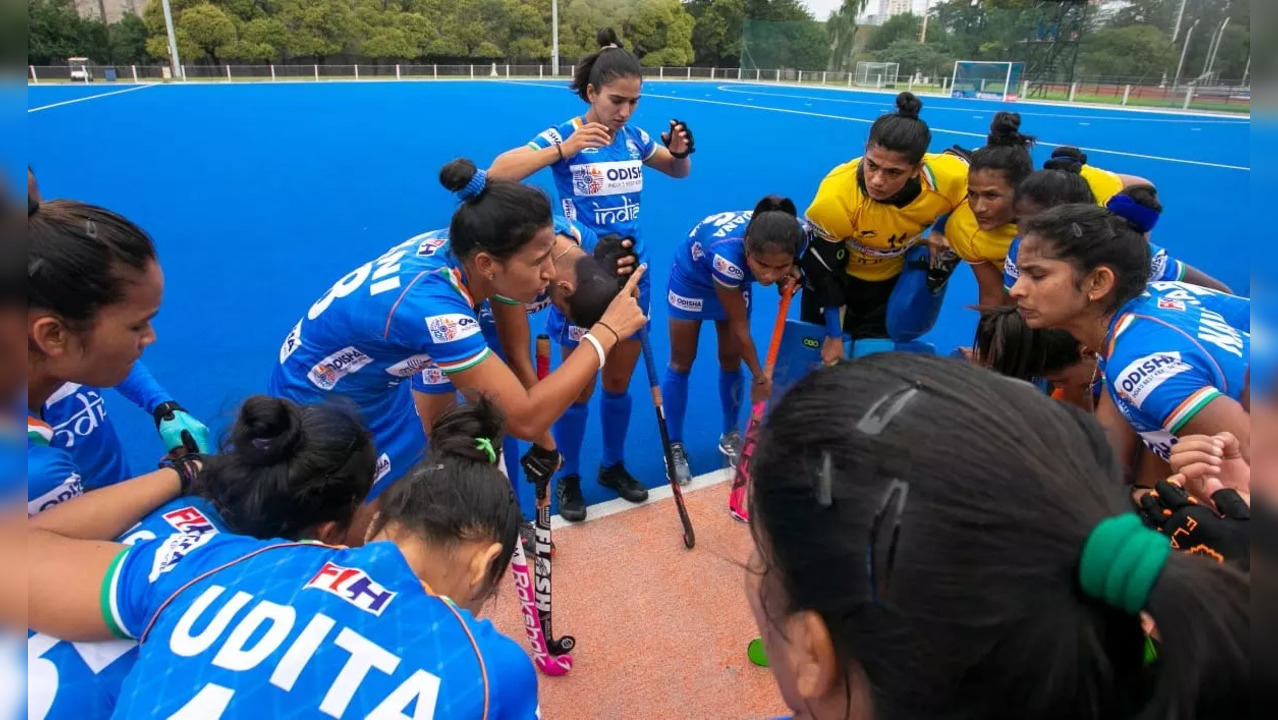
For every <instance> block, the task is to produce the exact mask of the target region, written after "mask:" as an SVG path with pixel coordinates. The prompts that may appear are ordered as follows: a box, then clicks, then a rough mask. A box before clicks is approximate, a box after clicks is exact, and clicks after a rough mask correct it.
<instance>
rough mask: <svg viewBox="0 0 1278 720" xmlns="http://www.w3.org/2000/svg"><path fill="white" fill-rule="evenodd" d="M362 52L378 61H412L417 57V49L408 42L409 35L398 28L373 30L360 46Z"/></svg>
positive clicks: (376, 28)
mask: <svg viewBox="0 0 1278 720" xmlns="http://www.w3.org/2000/svg"><path fill="white" fill-rule="evenodd" d="M360 52H361V53H362V54H364V55H367V56H368V57H371V58H374V59H378V60H380V59H388V60H411V59H413V58H415V57H417V48H416V47H415V46H414V45H413V44H412V43H410V42H409V41H408V33H406V32H404V31H403V29H402V28H397V27H375V28H371V29H370V30H369V33H368V37H366V38H364V42H363V44H362V45H360Z"/></svg>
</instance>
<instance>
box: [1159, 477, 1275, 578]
mask: <svg viewBox="0 0 1278 720" xmlns="http://www.w3.org/2000/svg"><path fill="white" fill-rule="evenodd" d="M1211 500H1212V502H1213V503H1215V504H1216V508H1217V509H1218V510H1219V512H1217V511H1216V510H1213V509H1211V508H1210V507H1207V506H1206V505H1203V504H1201V503H1199V502H1198V501H1197V500H1195V499H1194V498H1192V497H1190V495H1189V493H1187V492H1185V489H1184V488H1182V487H1180V486H1179V485H1176V484H1175V483H1170V482H1168V481H1166V480H1159V481H1158V484H1156V485H1155V486H1154V492H1151V493H1148V494H1146V495H1145V497H1143V498H1141V500H1140V515H1141V517H1142V518H1143V519H1144V521H1145V524H1147V525H1149V526H1150V527H1152V528H1154V529H1155V530H1157V531H1158V532H1160V533H1162V534H1164V535H1166V536H1168V537H1169V538H1171V546H1172V547H1173V548H1175V549H1177V550H1182V551H1184V552H1188V553H1193V554H1196V555H1205V556H1207V557H1210V558H1214V559H1215V560H1217V561H1219V562H1228V563H1231V564H1234V565H1237V566H1239V567H1241V568H1243V569H1244V570H1248V569H1250V567H1251V509H1250V508H1248V507H1247V503H1246V502H1244V501H1243V499H1242V497H1240V496H1239V495H1238V492H1237V491H1235V490H1232V489H1230V488H1224V489H1222V490H1217V491H1216V492H1215V494H1213V495H1212V496H1211Z"/></svg>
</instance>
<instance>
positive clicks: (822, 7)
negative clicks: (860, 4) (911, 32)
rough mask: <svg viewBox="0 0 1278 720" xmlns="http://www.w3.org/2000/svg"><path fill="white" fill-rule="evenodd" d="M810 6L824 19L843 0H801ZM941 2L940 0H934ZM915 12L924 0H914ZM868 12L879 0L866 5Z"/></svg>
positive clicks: (875, 6) (838, 6)
mask: <svg viewBox="0 0 1278 720" xmlns="http://www.w3.org/2000/svg"><path fill="white" fill-rule="evenodd" d="M801 1H802V2H803V3H805V4H806V5H807V6H808V10H811V11H812V15H813V16H814V17H816V19H817V20H821V21H824V20H825V19H826V18H828V17H830V13H831V12H834V11H835V10H838V9H839V8H840V7H841V6H842V5H843V0H801ZM933 2H939V0H933ZM914 7H915V13H916V14H917V13H919V11H921V10H922V9H923V0H914ZM865 9H866V11H867V12H877V11H878V9H879V0H870V2H869V4H868V5H866V8H865Z"/></svg>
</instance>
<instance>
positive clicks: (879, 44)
mask: <svg viewBox="0 0 1278 720" xmlns="http://www.w3.org/2000/svg"><path fill="white" fill-rule="evenodd" d="M922 32H923V18H921V17H919V16H918V15H914V14H912V13H902V14H900V15H893V16H892V17H890V18H888V21H887V22H885V23H883V25H882V26H880V27H879V29H878V30H876V31H875V33H874V35H873V36H871V37H870V42H869V44H868V45H867V46H866V48H865V49H866V50H869V51H870V52H879V51H881V50H884V49H886V48H887V47H888V46H889V45H891V44H892V43H894V42H896V41H897V40H914V41H915V42H918V39H919V35H920V34H921V33H922Z"/></svg>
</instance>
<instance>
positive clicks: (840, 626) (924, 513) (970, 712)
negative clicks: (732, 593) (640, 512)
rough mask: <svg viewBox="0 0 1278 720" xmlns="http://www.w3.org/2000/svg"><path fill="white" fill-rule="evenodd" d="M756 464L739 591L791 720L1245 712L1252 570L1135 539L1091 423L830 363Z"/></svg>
mask: <svg viewBox="0 0 1278 720" xmlns="http://www.w3.org/2000/svg"><path fill="white" fill-rule="evenodd" d="M921 437H926V438H933V441H929V442H922V443H920V442H918V439H919V438H921ZM994 457H996V458H998V462H996V463H990V458H994ZM751 470H752V472H753V491H752V497H751V502H750V507H751V524H750V528H751V532H752V534H753V537H754V544H755V551H754V554H753V557H752V558H751V561H750V567H751V569H752V570H754V572H751V573H747V576H746V577H747V581H746V596H747V599H748V601H749V603H750V606H751V609H752V610H753V612H754V616H755V621H756V622H757V623H758V627H759V630H760V633H761V634H762V636H763V642H764V645H765V648H766V650H767V655H768V660H769V665H770V668H771V670H772V673H773V676H774V677H775V679H776V682H777V685H778V687H779V689H780V692H781V696H782V698H783V699H784V700H785V703H786V705H787V706H788V707H789V708H790V709H791V710H792V711H793V712H794V714H795V716H796V717H804V718H920V717H964V718H987V719H988V718H1054V719H1055V720H1092V719H1093V718H1101V717H1103V718H1114V719H1115V720H1132V719H1134V718H1145V717H1160V718H1165V717H1197V718H1220V719H1222V720H1223V718H1230V717H1243V716H1246V715H1247V713H1248V708H1250V706H1251V705H1250V704H1251V686H1250V680H1249V679H1250V677H1251V672H1252V671H1251V657H1250V653H1249V652H1248V638H1249V636H1250V626H1251V622H1250V582H1249V580H1248V577H1247V576H1246V575H1245V574H1243V573H1241V572H1238V571H1237V570H1235V569H1234V568H1232V567H1230V566H1228V565H1225V564H1222V563H1219V562H1216V561H1214V560H1211V559H1208V558H1206V557H1203V556H1200V555H1193V554H1189V553H1182V552H1175V553H1173V552H1171V549H1170V547H1169V544H1168V540H1167V537H1166V536H1165V535H1161V534H1159V533H1157V532H1155V531H1153V530H1148V529H1145V528H1143V527H1142V526H1141V521H1140V519H1139V518H1138V517H1137V516H1136V514H1135V513H1133V512H1131V509H1132V506H1131V502H1130V500H1129V499H1128V498H1127V495H1126V493H1125V492H1124V491H1123V489H1122V487H1121V484H1120V483H1119V482H1118V467H1117V465H1116V464H1115V462H1114V458H1113V455H1112V453H1110V452H1109V450H1108V447H1107V446H1106V443H1105V438H1104V436H1103V435H1102V433H1101V430H1100V428H1099V427H1097V426H1096V424H1095V423H1093V422H1092V421H1091V420H1089V419H1088V418H1087V417H1086V416H1084V415H1083V414H1081V413H1078V412H1076V411H1075V410H1073V409H1072V408H1070V407H1068V406H1066V405H1065V404H1063V403H1058V402H1053V401H1052V400H1050V399H1048V398H1047V397H1045V396H1044V395H1043V394H1042V393H1040V392H1038V391H1037V390H1036V389H1035V388H1033V387H1031V386H1029V385H1027V384H1025V383H1020V382H1015V381H1011V380H1008V379H1006V378H1003V377H1000V376H998V375H996V374H994V373H990V372H987V371H984V370H981V369H979V368H976V367H973V366H971V365H969V364H965V363H960V362H955V361H953V360H950V359H948V358H941V357H935V356H925V355H914V354H911V355H893V354H883V355H875V356H872V357H868V358H864V359H861V360H858V361H857V362H855V363H849V364H842V365H839V366H837V367H833V368H823V369H821V370H818V371H817V372H815V373H813V374H811V375H809V376H807V377H806V378H804V379H803V380H801V381H800V382H799V383H798V384H797V385H796V386H795V387H794V388H792V389H791V390H790V391H789V392H788V393H787V394H786V395H785V397H784V398H782V399H781V401H780V402H779V403H778V404H777V405H776V406H775V407H773V409H772V411H771V414H770V415H769V417H768V420H767V422H766V424H765V426H764V428H763V433H762V436H761V439H760V442H759V446H758V449H757V450H756V454H755V456H754V461H753V465H752V466H751ZM1142 613H1143V614H1147V615H1148V616H1150V617H1152V620H1153V622H1154V623H1155V624H1156V625H1157V628H1158V633H1157V640H1158V642H1159V643H1161V647H1158V648H1157V659H1156V660H1153V661H1152V666H1151V663H1150V662H1149V661H1147V660H1146V648H1147V640H1146V636H1145V632H1144V630H1143V628H1142V621H1141V616H1142ZM1026 688H1033V690H1029V691H1027V690H1026Z"/></svg>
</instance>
